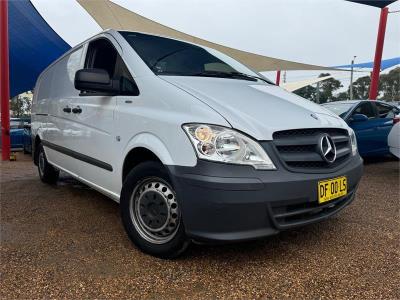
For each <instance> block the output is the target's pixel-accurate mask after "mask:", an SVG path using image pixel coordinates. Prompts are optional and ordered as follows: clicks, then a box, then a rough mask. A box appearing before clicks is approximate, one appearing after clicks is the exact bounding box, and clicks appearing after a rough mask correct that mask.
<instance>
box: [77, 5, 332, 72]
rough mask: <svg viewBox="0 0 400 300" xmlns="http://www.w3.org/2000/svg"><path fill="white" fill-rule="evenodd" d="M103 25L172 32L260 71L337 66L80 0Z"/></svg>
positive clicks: (167, 33) (177, 36) (123, 28)
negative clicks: (226, 41)
mask: <svg viewBox="0 0 400 300" xmlns="http://www.w3.org/2000/svg"><path fill="white" fill-rule="evenodd" d="M77 1H78V3H79V4H80V5H81V6H82V7H83V8H84V9H86V11H87V12H88V13H89V14H90V15H91V16H92V17H93V18H94V19H95V20H96V22H97V23H98V24H99V25H100V27H102V28H103V29H108V28H112V29H116V30H130V31H138V32H147V33H151V34H157V35H162V36H168V37H171V38H176V39H180V40H184V41H188V42H192V43H195V44H199V45H203V46H206V47H210V48H213V49H216V50H218V51H221V52H223V53H225V54H227V55H229V56H231V57H233V58H235V59H236V60H238V61H240V62H242V63H244V64H245V65H247V66H249V67H250V68H252V69H254V70H256V71H276V70H336V69H333V68H329V67H323V66H317V65H310V64H303V63H298V62H293V61H288V60H283V59H277V58H273V57H268V56H263V55H259V54H255V53H250V52H246V51H242V50H238V49H234V48H230V47H226V46H222V45H219V44H216V43H213V42H210V41H207V40H204V39H201V38H198V37H195V36H192V35H189V34H186V33H183V32H180V31H178V30H175V29H172V28H170V27H167V26H164V25H162V24H160V23H157V22H155V21H152V20H150V19H148V18H145V17H143V16H141V15H139V14H137V13H134V12H132V11H130V10H128V9H126V8H123V7H121V6H119V5H117V4H115V3H113V2H111V1H108V0H77Z"/></svg>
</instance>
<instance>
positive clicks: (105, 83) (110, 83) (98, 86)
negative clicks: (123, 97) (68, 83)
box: [74, 69, 120, 95]
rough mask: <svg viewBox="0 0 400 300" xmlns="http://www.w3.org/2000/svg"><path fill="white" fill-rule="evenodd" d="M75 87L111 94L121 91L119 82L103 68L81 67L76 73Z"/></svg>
mask: <svg viewBox="0 0 400 300" xmlns="http://www.w3.org/2000/svg"><path fill="white" fill-rule="evenodd" d="M74 85H75V88H76V89H77V90H80V91H85V92H100V93H107V94H110V95H117V94H118V93H119V90H120V89H119V82H118V81H114V80H111V79H110V75H108V72H107V71H106V70H103V69H81V70H78V71H76V73H75V81H74Z"/></svg>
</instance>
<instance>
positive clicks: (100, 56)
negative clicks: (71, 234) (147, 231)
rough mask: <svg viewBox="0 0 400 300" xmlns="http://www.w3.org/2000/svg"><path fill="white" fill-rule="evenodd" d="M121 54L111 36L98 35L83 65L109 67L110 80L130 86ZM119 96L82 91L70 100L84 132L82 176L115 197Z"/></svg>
mask: <svg viewBox="0 0 400 300" xmlns="http://www.w3.org/2000/svg"><path fill="white" fill-rule="evenodd" d="M121 55H122V50H121V48H120V47H119V45H118V44H117V43H116V42H115V41H114V40H113V39H112V38H111V37H110V39H108V38H106V37H102V38H98V39H96V40H94V41H91V42H90V43H89V45H88V47H87V51H86V58H85V66H84V67H85V68H96V69H103V70H106V71H107V72H108V74H109V75H110V78H111V80H117V81H118V82H120V83H121V84H120V86H121V87H122V86H129V85H123V84H122V82H125V81H123V80H126V78H125V77H129V76H130V75H129V71H127V68H126V65H125V64H124V62H123V60H122V58H121ZM126 73H128V75H126ZM124 74H125V77H124V76H123V75H124ZM132 81H133V79H132ZM122 92H123V91H122ZM117 98H118V96H109V95H105V94H101V93H94V92H86V91H81V93H80V97H79V98H76V99H75V100H74V101H73V102H71V107H72V110H73V111H72V113H73V116H74V118H75V123H76V124H78V125H79V126H80V132H81V134H82V135H83V138H81V139H80V140H79V148H80V154H81V158H80V159H81V166H80V171H79V174H80V177H81V178H82V179H83V180H85V181H87V182H88V183H90V184H93V185H96V186H97V187H98V188H99V189H100V190H103V191H104V192H105V193H106V194H107V195H109V196H111V197H113V198H115V199H118V197H119V193H120V181H121V174H118V173H117V172H116V163H117V162H119V161H120V160H121V159H122V158H121V157H119V154H118V149H119V147H117V146H118V144H117V143H118V142H119V140H118V135H117V134H116V132H115V109H116V103H117Z"/></svg>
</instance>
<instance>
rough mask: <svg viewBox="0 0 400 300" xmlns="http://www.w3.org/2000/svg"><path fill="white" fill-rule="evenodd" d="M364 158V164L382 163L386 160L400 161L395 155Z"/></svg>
mask: <svg viewBox="0 0 400 300" xmlns="http://www.w3.org/2000/svg"><path fill="white" fill-rule="evenodd" d="M363 160H364V165H373V164H381V163H384V162H391V161H397V162H399V159H398V158H397V157H395V156H393V155H387V156H376V157H375V156H371V157H364V158H363Z"/></svg>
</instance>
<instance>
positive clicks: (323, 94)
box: [294, 73, 342, 103]
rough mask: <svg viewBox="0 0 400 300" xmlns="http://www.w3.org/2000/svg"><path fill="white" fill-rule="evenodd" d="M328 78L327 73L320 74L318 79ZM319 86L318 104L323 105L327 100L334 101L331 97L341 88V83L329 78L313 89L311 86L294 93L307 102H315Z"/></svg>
mask: <svg viewBox="0 0 400 300" xmlns="http://www.w3.org/2000/svg"><path fill="white" fill-rule="evenodd" d="M325 76H330V74H329V73H321V74H320V75H319V76H318V78H321V77H325ZM318 86H319V103H325V102H327V101H328V100H330V101H335V100H336V98H335V97H334V96H333V93H334V92H335V91H336V90H338V89H339V88H341V87H342V83H341V82H340V81H339V80H337V79H334V78H329V79H326V80H323V81H320V82H319V85H317V87H313V86H311V85H308V86H305V87H303V88H301V89H298V90H296V91H294V93H295V94H296V95H299V96H301V97H303V98H306V99H308V100H311V101H314V102H317V98H318V96H317V93H318Z"/></svg>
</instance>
